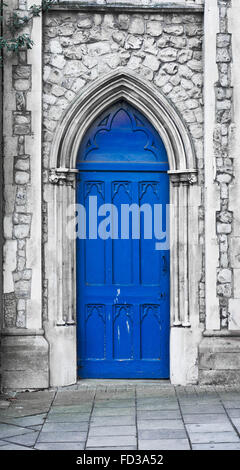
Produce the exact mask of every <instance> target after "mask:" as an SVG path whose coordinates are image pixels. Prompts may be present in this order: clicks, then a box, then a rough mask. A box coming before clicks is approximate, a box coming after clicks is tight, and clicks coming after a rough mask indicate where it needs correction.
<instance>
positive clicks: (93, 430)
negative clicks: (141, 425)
mask: <svg viewBox="0 0 240 470" xmlns="http://www.w3.org/2000/svg"><path fill="white" fill-rule="evenodd" d="M136 433H137V431H136V426H94V427H93V426H90V430H89V437H95V436H135V437H136Z"/></svg>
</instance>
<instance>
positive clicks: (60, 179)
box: [48, 168, 78, 184]
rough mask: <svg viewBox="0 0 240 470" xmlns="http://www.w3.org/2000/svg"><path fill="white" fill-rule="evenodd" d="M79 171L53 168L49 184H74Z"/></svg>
mask: <svg viewBox="0 0 240 470" xmlns="http://www.w3.org/2000/svg"><path fill="white" fill-rule="evenodd" d="M77 173H78V170H73V169H69V168H52V169H50V170H49V178H48V179H49V183H52V184H64V183H66V184H67V183H70V184H71V183H73V182H74V181H75V176H76V174H77Z"/></svg>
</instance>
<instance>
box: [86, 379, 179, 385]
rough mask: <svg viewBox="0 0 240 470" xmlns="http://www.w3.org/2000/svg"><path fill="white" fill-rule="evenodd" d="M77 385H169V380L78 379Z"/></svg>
mask: <svg viewBox="0 0 240 470" xmlns="http://www.w3.org/2000/svg"><path fill="white" fill-rule="evenodd" d="M77 384H78V385H81V384H82V385H83V384H84V385H87V384H91V385H94V384H96V385H138V384H144V385H171V382H170V379H78V381H77Z"/></svg>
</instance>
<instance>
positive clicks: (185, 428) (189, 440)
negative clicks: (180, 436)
mask: <svg viewBox="0 0 240 470" xmlns="http://www.w3.org/2000/svg"><path fill="white" fill-rule="evenodd" d="M174 390H175V394H176V398H177V402H178V406H179V411H180V415H181V419H182V423H183V426H184V430H185V433H186V436H187V440H188V443H189V446H190V450H192V442H191V439H190V436H189V434H188V430H187V427H186V424H185V421H184V418H183V414H182V409H181V405H180V401H179V398H178V393H177V388H176V387H175V386H174Z"/></svg>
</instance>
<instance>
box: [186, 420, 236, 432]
mask: <svg viewBox="0 0 240 470" xmlns="http://www.w3.org/2000/svg"><path fill="white" fill-rule="evenodd" d="M186 428H187V431H188V432H224V431H234V429H233V427H232V425H231V423H230V422H226V423H207V424H204V423H203V424H186Z"/></svg>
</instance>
